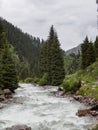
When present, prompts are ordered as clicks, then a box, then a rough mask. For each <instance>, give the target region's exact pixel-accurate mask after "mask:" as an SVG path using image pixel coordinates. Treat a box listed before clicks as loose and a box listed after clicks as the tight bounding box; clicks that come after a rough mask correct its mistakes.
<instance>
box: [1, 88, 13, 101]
mask: <svg viewBox="0 0 98 130" xmlns="http://www.w3.org/2000/svg"><path fill="white" fill-rule="evenodd" d="M3 91H4V97H5V98H7V99H8V98H12V92H11V91H10V90H9V89H4V90H3Z"/></svg>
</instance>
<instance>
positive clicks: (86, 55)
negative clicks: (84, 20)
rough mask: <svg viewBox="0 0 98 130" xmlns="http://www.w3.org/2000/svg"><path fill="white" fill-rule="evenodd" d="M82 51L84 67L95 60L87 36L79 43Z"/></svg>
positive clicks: (91, 45)
mask: <svg viewBox="0 0 98 130" xmlns="http://www.w3.org/2000/svg"><path fill="white" fill-rule="evenodd" d="M81 53H82V63H81V67H82V69H85V68H86V67H87V66H89V65H91V64H92V63H93V62H95V51H94V46H93V43H92V42H89V40H88V37H86V38H85V40H84V43H83V44H82V45H81Z"/></svg>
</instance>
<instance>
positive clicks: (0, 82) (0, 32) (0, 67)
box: [0, 22, 3, 88]
mask: <svg viewBox="0 0 98 130" xmlns="http://www.w3.org/2000/svg"><path fill="white" fill-rule="evenodd" d="M2 32H3V27H2V24H1V22H0V88H1V87H2V50H1V45H2Z"/></svg>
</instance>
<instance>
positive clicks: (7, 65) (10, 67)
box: [1, 33, 18, 91]
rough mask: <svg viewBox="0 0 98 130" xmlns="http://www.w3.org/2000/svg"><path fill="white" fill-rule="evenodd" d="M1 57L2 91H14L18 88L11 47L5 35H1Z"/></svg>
mask: <svg viewBox="0 0 98 130" xmlns="http://www.w3.org/2000/svg"><path fill="white" fill-rule="evenodd" d="M1 53H2V54H1V55H2V59H1V61H2V68H1V70H2V83H1V84H2V89H10V90H11V91H14V90H15V89H16V88H17V87H18V80H17V71H16V66H15V60H14V57H13V53H14V52H13V51H12V46H11V45H10V44H9V43H8V41H7V39H6V35H5V33H2V40H1Z"/></svg>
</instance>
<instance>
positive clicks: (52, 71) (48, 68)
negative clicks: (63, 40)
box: [40, 26, 65, 85]
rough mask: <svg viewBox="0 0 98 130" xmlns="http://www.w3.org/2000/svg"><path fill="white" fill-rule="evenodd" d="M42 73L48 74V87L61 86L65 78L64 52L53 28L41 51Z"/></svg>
mask: <svg viewBox="0 0 98 130" xmlns="http://www.w3.org/2000/svg"><path fill="white" fill-rule="evenodd" d="M40 65H41V66H40V71H41V73H42V74H43V73H47V75H48V85H60V84H61V83H62V81H63V79H64V77H65V71H64V61H63V52H62V50H61V48H60V43H59V40H58V37H57V34H56V32H55V31H54V28H53V26H52V27H51V28H50V33H49V37H48V40H47V42H46V43H45V44H44V46H43V47H42V49H41V57H40Z"/></svg>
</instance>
